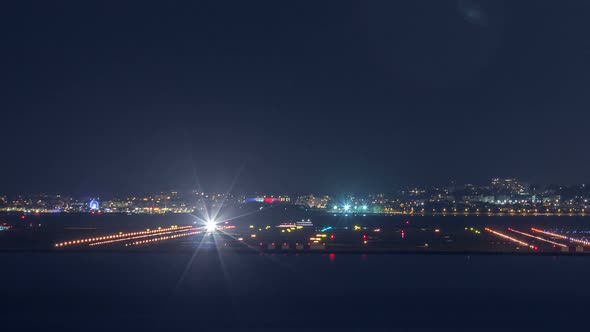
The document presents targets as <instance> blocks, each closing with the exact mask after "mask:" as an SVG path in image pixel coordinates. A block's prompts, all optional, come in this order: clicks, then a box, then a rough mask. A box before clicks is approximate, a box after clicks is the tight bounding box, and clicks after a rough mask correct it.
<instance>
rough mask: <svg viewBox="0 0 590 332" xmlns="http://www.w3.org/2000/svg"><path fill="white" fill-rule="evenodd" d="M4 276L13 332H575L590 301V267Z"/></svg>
mask: <svg viewBox="0 0 590 332" xmlns="http://www.w3.org/2000/svg"><path fill="white" fill-rule="evenodd" d="M191 258H192V260H191ZM0 266H1V267H2V270H1V271H2V278H1V288H0V299H1V301H0V318H1V324H2V330H3V331H15V330H19V329H26V330H38V331H56V330H61V331H64V330H78V331H81V330H86V331H88V330H92V331H169V330H174V329H183V330H187V329H188V330H193V331H214V330H232V331H235V330H241V329H245V330H248V329H256V330H258V329H269V330H279V331H282V330H287V329H295V330H318V331H321V330H325V329H326V328H333V329H337V330H345V331H346V330H353V331H364V330H369V329H383V328H399V329H401V330H405V329H404V328H428V329H427V330H430V328H432V329H434V330H440V329H449V330H457V329H464V330H473V329H474V328H491V329H492V330H505V329H522V328H526V329H528V328H534V329H535V330H537V331H538V330H551V329H556V328H557V329H558V330H569V329H570V328H574V327H583V326H585V324H586V323H585V320H586V315H585V312H586V306H587V303H588V300H589V299H590V297H589V295H590V288H589V287H587V285H588V276H590V258H588V257H547V256H544V257H535V256H463V255H448V256H440V255H436V256H429V255H350V254H349V255H338V254H336V255H329V254H325V255H321V254H318V255H307V254H300V255H293V254H290V255H280V254H278V255H258V254H236V253H231V252H226V253H224V254H222V256H219V255H218V254H217V253H216V252H206V251H204V252H201V253H200V254H198V255H196V256H194V257H192V255H190V254H187V253H176V254H174V253H67V252H64V253H37V254H34V253H12V254H8V253H5V254H0Z"/></svg>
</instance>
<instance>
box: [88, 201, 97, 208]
mask: <svg viewBox="0 0 590 332" xmlns="http://www.w3.org/2000/svg"><path fill="white" fill-rule="evenodd" d="M88 208H89V209H90V210H98V208H99V205H98V202H97V201H96V200H95V199H93V200H91V201H90V203H88Z"/></svg>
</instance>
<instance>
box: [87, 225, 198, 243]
mask: <svg viewBox="0 0 590 332" xmlns="http://www.w3.org/2000/svg"><path fill="white" fill-rule="evenodd" d="M192 229H193V228H188V229H186V228H184V229H180V230H173V231H168V232H158V233H152V234H146V235H139V236H132V237H126V238H123V239H114V240H107V241H102V242H95V243H90V244H88V245H89V246H91V247H92V246H99V245H103V244H111V243H116V242H121V241H129V240H137V239H143V238H146V237H152V236H158V235H164V234H174V233H182V232H188V231H190V230H192Z"/></svg>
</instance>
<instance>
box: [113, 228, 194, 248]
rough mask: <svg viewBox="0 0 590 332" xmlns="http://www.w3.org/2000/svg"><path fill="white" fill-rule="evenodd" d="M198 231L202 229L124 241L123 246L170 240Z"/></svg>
mask: <svg viewBox="0 0 590 332" xmlns="http://www.w3.org/2000/svg"><path fill="white" fill-rule="evenodd" d="M200 233H202V231H192V232H187V233H181V234H174V235H169V236H162V237H157V238H153V239H147V240H142V241H135V242H131V243H126V244H125V247H129V246H137V245H142V244H146V243H150V242H158V241H165V240H171V239H176V238H179V237H183V236H189V235H195V234H200Z"/></svg>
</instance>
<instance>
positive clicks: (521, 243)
mask: <svg viewBox="0 0 590 332" xmlns="http://www.w3.org/2000/svg"><path fill="white" fill-rule="evenodd" d="M484 229H485V230H486V231H488V232H490V233H492V234H495V235H497V236H499V237H502V238H505V239H507V240H510V241H512V242H515V243H518V244H520V245H523V246H526V247H529V248H531V249H533V250H538V249H539V248H538V247H535V246H533V245H530V244H528V243H526V242H524V241H520V240H519V239H515V238H513V237H511V236H508V235H506V234H503V233H500V232H498V231H495V230H493V229H491V228H488V227H486V228H484Z"/></svg>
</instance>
